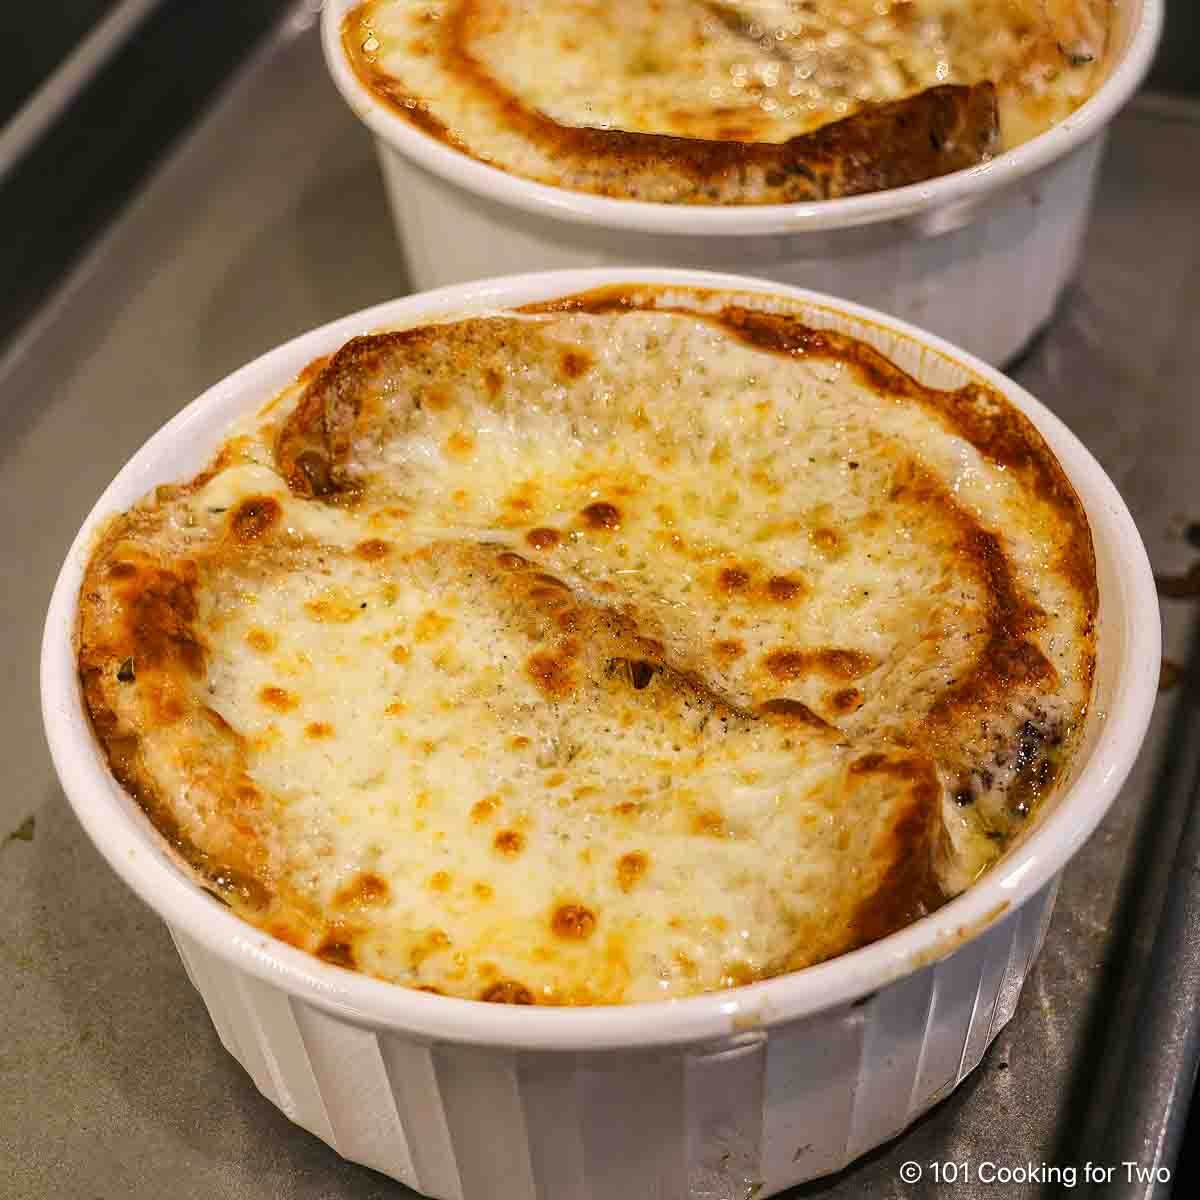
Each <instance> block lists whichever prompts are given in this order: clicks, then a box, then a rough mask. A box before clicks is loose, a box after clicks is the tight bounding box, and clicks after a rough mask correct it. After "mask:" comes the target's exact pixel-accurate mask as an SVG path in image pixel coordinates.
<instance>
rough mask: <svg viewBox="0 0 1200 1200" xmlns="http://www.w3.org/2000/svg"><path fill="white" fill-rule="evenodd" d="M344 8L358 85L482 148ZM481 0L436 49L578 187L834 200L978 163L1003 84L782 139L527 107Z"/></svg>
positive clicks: (457, 12) (438, 37)
mask: <svg viewBox="0 0 1200 1200" xmlns="http://www.w3.org/2000/svg"><path fill="white" fill-rule="evenodd" d="M369 7H370V6H369V5H363V6H361V7H360V8H357V9H354V10H353V11H351V12H350V13H348V14H347V15H346V17H345V18H344V21H343V24H342V44H343V48H344V50H345V53H346V57H347V59H348V61H349V62H350V64H351V66H352V67H353V68H354V71H355V73H356V74H357V76H358V78H359V79H360V80H361V82H362V83H363V85H364V86H365V87H367V88H368V89H370V91H371V92H372V93H374V94H375V95H376V96H378V97H379V98H380V99H381V100H383V101H385V102H386V103H387V104H388V105H389V106H390V107H391V108H392V110H393V111H394V112H396V113H397V114H398V115H399V116H401V117H403V118H404V119H405V120H407V121H409V122H411V123H412V124H413V125H415V126H416V127H417V128H419V129H421V130H422V131H423V132H425V133H427V134H430V135H431V136H433V137H435V138H437V139H438V140H439V141H442V142H444V143H446V144H447V145H449V146H452V147H453V148H454V149H456V150H458V151H460V152H462V153H464V154H468V155H470V156H471V157H476V158H477V157H479V155H478V153H477V152H476V151H475V149H473V148H472V147H471V146H469V145H467V144H466V143H465V142H464V141H462V139H461V138H459V137H458V136H456V134H455V133H454V131H453V130H451V129H448V128H447V127H446V126H445V124H444V123H443V122H442V121H441V120H440V119H439V118H438V117H437V116H436V115H435V114H434V113H433V112H432V111H430V109H429V106H428V105H427V104H426V103H425V102H424V101H422V100H420V99H418V98H417V97H416V96H415V95H414V94H413V93H412V92H411V91H410V90H409V89H407V88H406V86H405V84H404V82H403V81H402V80H399V79H397V78H396V77H395V76H393V75H391V74H389V73H387V72H386V71H384V70H382V69H381V68H380V67H379V66H378V64H377V63H376V61H375V58H374V56H373V55H372V54H370V53H368V52H365V51H364V49H363V39H362V35H361V32H360V26H361V23H362V16H363V13H364V11H365V10H366V9H368V8H369ZM481 21H482V15H481V13H480V12H479V11H478V0H457V3H455V4H454V5H453V7H452V9H451V10H450V12H449V14H448V15H447V16H446V17H445V18H443V19H442V20H441V21H440V22H439V23H438V24H439V26H440V28H439V29H438V30H437V31H436V32H435V33H434V34H433V35H431V36H432V49H431V51H430V52H431V53H434V54H437V55H439V56H440V58H441V65H442V67H443V68H444V70H445V71H446V72H447V73H448V74H449V75H451V76H452V77H453V78H454V79H455V81H456V83H457V84H459V85H460V86H463V87H466V88H469V90H470V93H471V98H472V103H473V104H475V105H478V106H480V107H481V108H486V109H488V110H490V112H491V113H492V114H493V116H494V118H495V121H496V123H497V124H498V125H499V126H501V127H503V128H505V129H507V130H509V131H511V132H512V133H514V134H517V135H519V136H520V137H522V138H524V139H526V140H527V142H528V143H530V144H531V145H534V146H537V147H538V148H539V149H540V150H542V151H543V152H544V153H545V154H546V155H547V156H548V157H549V158H550V159H551V160H552V161H554V162H555V163H557V164H559V166H560V168H561V173H560V174H558V175H556V176H555V177H554V178H550V177H547V178H544V179H541V180H540V181H541V182H545V183H558V182H560V181H561V180H562V179H564V178H569V180H570V186H571V187H572V188H573V189H574V190H577V191H584V192H592V193H596V194H598V195H602V196H616V197H624V198H630V197H639V198H646V199H659V200H662V199H671V200H674V201H676V202H683V203H694V204H789V203H794V202H798V201H807V200H832V199H836V198H838V197H842V196H857V195H861V194H863V193H865V192H876V191H882V190H884V189H888V188H897V187H903V186H905V185H906V184H911V183H920V182H921V181H923V180H927V179H934V178H936V177H937V176H939V175H947V174H949V173H950V172H952V171H960V170H963V169H964V168H966V167H973V166H977V165H978V164H979V163H981V162H984V161H985V160H987V159H988V158H989V157H991V155H992V154H993V153H994V152H995V150H996V148H997V139H998V132H999V126H998V118H997V110H996V90H995V87H994V86H993V85H992V84H991V83H989V82H982V83H978V84H974V85H971V86H963V85H955V84H947V85H943V86H940V87H931V88H927V89H926V90H924V91H922V92H920V93H918V94H916V95H913V96H909V97H906V98H904V99H901V100H896V101H892V102H890V103H882V104H873V105H869V106H866V107H864V108H862V109H861V110H860V111H858V112H855V113H853V114H852V115H850V116H848V117H845V118H843V119H841V120H838V121H834V122H832V123H830V124H828V125H825V126H823V127H822V128H820V129H817V130H814V131H813V132H811V133H807V134H802V135H800V136H797V137H793V138H791V139H789V140H788V141H786V142H782V143H770V142H757V141H742V140H738V139H737V138H735V137H731V138H727V139H719V140H718V139H710V138H701V137H673V136H669V135H665V134H653V133H638V132H630V131H625V130H620V129H593V128H586V127H579V126H572V125H563V124H560V123H559V122H557V121H555V120H553V119H552V118H551V117H548V116H546V115H545V114H544V113H541V112H538V111H537V110H535V109H533V108H531V107H529V106H528V105H527V104H526V103H525V102H524V101H523V100H522V99H521V98H520V97H519V96H517V95H516V94H514V93H513V92H512V91H511V90H510V89H509V88H507V87H506V86H505V85H504V84H503V83H501V82H500V81H499V80H498V79H496V78H495V76H494V75H492V74H491V73H490V72H489V71H488V69H487V67H486V65H485V64H484V63H483V62H482V61H481V60H480V59H479V58H478V57H477V56H476V55H475V54H474V53H473V52H472V50H471V45H472V41H473V36H474V29H475V27H476V26H478V25H479V24H480V23H481Z"/></svg>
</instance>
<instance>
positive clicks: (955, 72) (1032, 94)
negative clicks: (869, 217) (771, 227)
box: [342, 0, 1110, 204]
mask: <svg viewBox="0 0 1200 1200" xmlns="http://www.w3.org/2000/svg"><path fill="white" fill-rule="evenodd" d="M1109 19H1110V3H1109V0H617V2H614V0H365V2H364V3H362V4H360V5H359V6H358V7H356V8H354V9H353V10H351V11H350V12H349V13H348V14H347V15H346V17H345V18H344V20H343V23H342V48H343V53H344V54H345V56H346V59H347V61H348V62H349V63H350V64H351V66H352V68H353V69H354V71H355V73H356V75H357V76H358V78H359V80H360V81H361V82H362V83H363V84H364V85H365V86H366V87H367V88H368V89H370V90H371V91H372V92H373V94H374V95H376V96H377V97H378V98H380V99H381V100H383V101H384V102H386V103H387V104H388V105H389V106H390V107H391V108H392V109H393V110H394V111H395V112H397V113H398V114H399V115H400V116H402V117H404V118H405V119H407V120H409V121H410V122H412V123H413V124H415V125H416V126H418V127H419V128H421V129H422V130H424V131H425V132H426V133H429V134H431V135H433V136H434V137H436V138H438V139H439V140H441V141H444V142H446V143H447V144H448V145H450V146H452V147H454V148H455V149H457V150H459V151H461V152H463V153H465V154H468V155H470V156H471V157H474V158H477V159H480V160H481V161H483V162H486V163H489V164H491V165H493V166H496V167H499V168H501V169H503V170H505V171H508V172H510V173H512V174H514V175H519V176H522V177H524V178H526V179H531V180H535V181H538V182H541V183H546V184H551V185H554V186H558V187H563V188H568V189H571V190H574V191H582V192H591V193H595V194H599V195H604V196H611V197H618V198H624V199H632V200H642V201H653V202H663V203H685V204H778V203H790V202H795V201H806V200H821V199H834V198H837V197H841V196H853V195H859V194H862V193H865V192H873V191H880V190H883V189H887V188H894V187H901V186H904V185H906V184H912V183H918V182H920V181H922V180H926V179H932V178H935V177H937V176H939V175H945V174H948V173H950V172H952V171H957V170H961V169H963V168H966V167H971V166H975V165H978V164H979V163H981V162H984V161H986V160H987V159H988V158H990V157H992V156H993V155H994V154H996V153H998V152H1000V151H1002V150H1007V149H1011V148H1012V147H1013V146H1016V145H1019V144H1021V143H1022V142H1025V141H1027V140H1029V138H1031V137H1034V136H1036V135H1037V134H1039V133H1042V132H1044V131H1045V130H1046V129H1048V128H1049V127H1050V126H1051V125H1053V124H1054V123H1056V122H1057V121H1060V120H1062V119H1063V118H1064V117H1067V116H1069V115H1070V114H1071V113H1072V112H1074V111H1075V109H1076V108H1078V107H1079V105H1080V104H1082V103H1083V102H1084V101H1085V100H1086V99H1088V97H1089V96H1091V94H1092V93H1093V92H1094V91H1095V90H1096V88H1097V87H1098V86H1099V85H1100V83H1101V82H1102V81H1103V79H1104V77H1105V75H1106V73H1107V69H1108V63H1107V58H1108V55H1107V49H1108V40H1109V38H1108V34H1109Z"/></svg>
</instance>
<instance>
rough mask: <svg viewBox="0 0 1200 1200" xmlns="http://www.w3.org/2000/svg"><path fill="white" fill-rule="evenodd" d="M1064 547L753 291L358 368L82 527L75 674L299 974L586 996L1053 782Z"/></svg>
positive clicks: (956, 863) (1010, 468)
mask: <svg viewBox="0 0 1200 1200" xmlns="http://www.w3.org/2000/svg"><path fill="white" fill-rule="evenodd" d="M1095 613H1096V584H1095V572H1094V565H1093V560H1092V553H1091V541H1090V535H1089V532H1088V526H1087V522H1086V519H1085V517H1084V514H1083V512H1082V509H1081V507H1080V505H1079V502H1078V500H1077V498H1076V497H1075V494H1074V492H1073V491H1072V489H1071V487H1070V485H1069V483H1068V482H1067V480H1066V478H1065V477H1064V475H1063V473H1062V471H1061V469H1060V468H1059V466H1058V464H1057V462H1056V461H1055V459H1054V458H1053V456H1052V455H1051V453H1050V451H1049V450H1048V449H1047V447H1046V446H1045V444H1044V443H1043V442H1042V440H1041V439H1040V437H1039V436H1038V435H1037V433H1036V432H1035V431H1034V430H1033V428H1032V427H1031V426H1030V425H1029V423H1028V422H1027V421H1026V420H1025V418H1024V417H1022V416H1021V415H1020V414H1019V413H1017V412H1016V411H1015V410H1014V409H1013V408H1012V407H1011V406H1010V405H1009V404H1008V403H1007V402H1006V401H1005V400H1004V399H1003V397H1001V396H999V395H998V394H996V393H994V392H992V391H990V390H988V389H986V388H984V387H982V386H981V385H978V384H973V383H972V384H968V385H966V386H964V387H963V388H962V389H960V390H958V391H953V392H945V391H936V390H933V389H930V388H927V387H924V386H922V385H921V384H919V383H918V382H917V381H916V380H914V379H913V378H911V377H910V376H908V375H906V374H904V373H903V372H902V371H900V370H899V369H898V368H897V367H895V366H894V365H893V364H892V363H891V362H889V361H888V360H887V359H885V358H884V357H883V356H882V355H880V354H878V353H877V352H875V351H874V350H872V349H870V348H869V347H868V346H866V345H865V344H864V343H862V342H859V341H856V340H854V339H852V338H849V337H846V336H844V335H840V334H837V333H833V332H829V331H822V330H820V329H816V328H813V327H811V326H808V325H805V324H804V323H803V322H802V321H801V319H800V316H799V315H798V310H795V309H793V308H791V307H790V306H789V305H788V304H787V303H786V302H782V301H776V300H768V299H765V298H763V297H761V296H754V295H740V294H731V293H704V292H696V291H690V290H686V291H685V290H666V289H648V288H625V289H621V290H616V291H611V290H610V291H603V292H597V293H589V294H587V295H583V296H579V297H574V298H571V299H569V300H566V301H560V302H557V303H555V304H553V305H546V306H540V307H533V308H530V309H526V310H523V311H519V312H505V313H499V314H496V315H493V316H486V317H476V318H470V319H464V320H460V321H455V322H451V323H448V324H443V325H427V326H423V327H420V328H415V329H407V330H401V331H397V332H384V333H380V334H377V335H372V336H368V337H361V338H355V339H353V340H352V341H351V342H349V343H347V344H346V345H345V346H343V347H342V348H341V349H340V350H339V351H338V352H337V353H336V354H335V355H333V356H332V357H331V358H330V359H328V360H322V361H320V362H317V363H314V364H313V365H312V366H311V367H310V369H309V370H308V371H307V372H305V373H304V375H302V377H301V378H300V379H298V380H297V382H296V383H295V384H294V385H293V386H292V387H291V388H289V389H287V390H286V391H285V392H284V393H283V394H281V395H280V396H278V397H276V398H275V399H274V400H273V401H272V402H271V403H270V404H269V405H268V406H267V407H266V408H265V409H264V410H263V411H262V412H261V413H258V414H256V415H254V416H253V417H252V418H248V419H246V420H244V421H243V422H242V423H241V424H240V425H239V426H238V427H236V428H235V429H234V430H232V431H231V434H230V437H229V439H228V440H227V442H226V443H225V444H224V446H223V447H222V449H221V452H220V454H219V455H218V456H217V458H216V459H215V460H214V462H213V463H212V465H211V466H210V467H209V468H208V469H207V470H206V471H204V472H203V473H201V474H200V475H199V476H198V477H197V478H195V479H193V480H191V481H190V482H186V483H182V484H179V485H174V486H168V487H162V488H159V489H158V490H157V491H156V492H155V493H154V494H153V495H151V496H148V497H146V499H145V500H144V501H143V502H142V503H140V504H139V505H137V506H135V507H134V508H133V509H132V510H130V511H129V512H127V513H125V514H122V515H120V516H118V517H116V518H115V519H113V520H112V522H111V523H110V524H109V525H108V527H107V528H106V529H105V531H104V533H103V535H102V537H101V539H100V541H99V543H98V545H97V546H96V549H95V552H94V554H93V556H92V558H91V561H90V565H89V568H88V571H87V574H86V578H85V581H84V584H83V587H82V591H81V596H80V621H79V634H78V636H79V668H80V674H81V680H82V685H83V691H84V696H85V699H86V703H87V706H88V709H89V711H90V713H91V718H92V721H93V724H94V727H95V730H96V733H97V735H98V737H99V739H100V741H101V743H102V744H103V746H104V748H105V751H106V753H107V756H108V759H109V762H110V763H111V766H112V769H113V771H114V773H115V775H116V776H117V778H118V779H119V780H120V781H121V782H122V783H123V784H124V785H125V786H126V787H127V788H128V789H129V790H130V791H131V792H132V794H133V795H134V796H136V797H137V799H138V800H139V801H140V803H141V804H142V805H143V806H144V807H145V809H146V810H147V812H148V813H149V814H150V816H151V818H152V819H153V820H154V822H155V823H156V825H157V826H158V828H159V829H160V830H161V831H162V833H163V834H164V835H165V836H166V837H167V838H168V840H169V841H170V842H171V843H172V844H173V845H174V846H175V847H176V849H177V850H178V852H179V853H180V854H182V855H183V857H184V858H185V859H186V861H187V862H188V863H189V864H190V865H191V867H192V868H193V869H194V870H195V871H196V872H197V873H198V875H199V876H200V877H201V878H202V879H203V880H205V881H206V882H207V885H208V886H209V887H210V888H211V889H212V890H213V891H215V892H216V893H217V894H218V895H220V896H221V897H222V898H223V899H224V900H225V901H226V902H227V903H228V904H230V905H232V907H233V908H234V909H235V910H236V911H237V912H238V913H239V914H240V915H241V916H243V917H245V918H246V919H247V920H249V921H251V922H252V923H254V924H255V925H257V926H259V927H260V928H262V929H265V930H267V931H269V932H270V933H272V934H274V935H275V936H277V937H280V938H283V939H284V940H286V941H288V942H290V943H292V944H294V945H296V946H299V947H302V948H304V949H306V950H309V951H311V952H313V953H315V954H317V955H320V956H321V957H323V958H324V959H325V960H326V961H329V962H332V963H335V964H338V965H340V966H344V967H351V968H356V969H359V970H362V971H365V972H368V973H370V974H372V975H375V976H378V977H379V978H382V979H386V980H390V981H393V982H396V983H400V984H404V985H408V986H412V987H418V988H425V989H428V990H433V991H437V992H441V993H445V994H448V995H454V996H462V997H473V998H481V999H485V1000H495V1001H506V1002H516V1003H544V1004H601V1003H619V1002H632V1001H640V1000H649V999H655V998H661V997H678V996H684V995H688V994H693V993H697V992H703V991H711V990H714V989H718V988H722V987H728V986H732V985H735V984H739V983H744V982H749V981H752V980H756V979H761V978H766V977H769V976H772V975H776V974H779V973H782V972H786V971H791V970H796V969H799V968H801V967H804V966H806V965H809V964H811V963H815V962H820V961H822V960H825V959H828V958H830V957H832V956H834V955H837V954H840V953H843V952H845V951H847V950H850V949H852V948H854V947H856V946H860V945H863V944H865V943H867V942H870V941H872V940H874V939H876V938H878V937H880V936H883V935H885V934H887V933H889V932H891V931H893V930H895V929H897V928H900V927H902V926H903V925H905V924H907V923H909V922H911V921H912V920H914V919H916V918H917V917H919V916H920V915H922V914H923V913H926V912H928V911H930V910H931V909H933V908H935V907H936V906H937V905H938V904H940V903H941V902H942V901H943V900H944V899H945V898H946V897H947V896H950V895H953V894H955V893H956V892H958V891H961V890H962V889H963V888H965V887H966V886H968V885H969V884H970V883H971V882H972V880H973V879H975V878H976V877H977V876H978V874H979V873H980V872H981V871H983V870H985V869H986V868H987V866H988V865H989V864H990V863H991V862H993V861H994V860H995V858H996V857H997V856H998V855H999V854H1000V853H1001V852H1002V850H1003V848H1004V846H1005V845H1006V844H1007V843H1008V842H1009V840H1010V839H1011V838H1012V837H1013V836H1014V835H1016V834H1018V833H1019V832H1020V831H1021V830H1022V829H1023V828H1025V827H1026V824H1027V822H1028V819H1029V814H1030V813H1031V812H1032V811H1033V810H1034V809H1035V808H1036V806H1037V805H1038V804H1039V803H1041V801H1042V799H1043V798H1044V796H1045V795H1046V794H1047V793H1048V792H1049V791H1050V790H1051V789H1052V788H1053V787H1054V784H1055V780H1056V778H1057V777H1058V776H1059V774H1060V773H1061V772H1062V770H1063V769H1064V767H1065V766H1066V764H1067V763H1068V761H1069V756H1070V751H1071V746H1072V743H1073V739H1074V737H1075V734H1076V731H1077V730H1078V728H1079V726H1080V723H1081V721H1082V718H1083V716H1084V714H1085V711H1086V708H1087V704H1088V700H1089V696H1090V689H1091V680H1092V673H1093V643H1094V621H1095Z"/></svg>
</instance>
